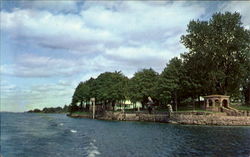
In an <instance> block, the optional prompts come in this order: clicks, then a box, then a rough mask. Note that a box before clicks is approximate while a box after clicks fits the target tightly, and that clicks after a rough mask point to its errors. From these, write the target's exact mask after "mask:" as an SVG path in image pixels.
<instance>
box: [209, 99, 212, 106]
mask: <svg viewBox="0 0 250 157" xmlns="http://www.w3.org/2000/svg"><path fill="white" fill-rule="evenodd" d="M208 104H209V106H210V107H212V106H213V101H212V100H211V99H209V100H208Z"/></svg>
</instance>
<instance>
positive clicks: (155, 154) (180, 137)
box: [1, 113, 250, 157]
mask: <svg viewBox="0 0 250 157" xmlns="http://www.w3.org/2000/svg"><path fill="white" fill-rule="evenodd" d="M1 155H2V156H3V157H95V156H97V157H98V156H100V157H172V156H173V157H178V156H183V157H188V156H192V157H194V156H197V157H198V156H199V157H200V156H208V157H210V156H215V157H217V156H218V157H236V156H239V157H249V156H250V127H219V126H187V125H171V124H160V123H142V122H118V121H101V120H92V119H75V118H69V117H67V116H66V115H64V114H34V113H1Z"/></svg>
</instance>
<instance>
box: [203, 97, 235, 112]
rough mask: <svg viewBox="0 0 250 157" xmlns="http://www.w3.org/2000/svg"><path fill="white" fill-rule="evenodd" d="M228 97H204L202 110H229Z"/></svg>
mask: <svg viewBox="0 0 250 157" xmlns="http://www.w3.org/2000/svg"><path fill="white" fill-rule="evenodd" d="M229 103H230V100H229V96H226V95H208V96H204V109H205V110H209V111H219V112H220V111H221V108H222V107H224V108H229Z"/></svg>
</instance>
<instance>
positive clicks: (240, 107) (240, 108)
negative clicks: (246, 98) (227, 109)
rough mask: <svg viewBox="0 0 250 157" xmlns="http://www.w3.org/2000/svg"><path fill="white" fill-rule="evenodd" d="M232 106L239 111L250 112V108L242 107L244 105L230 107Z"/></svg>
mask: <svg viewBox="0 0 250 157" xmlns="http://www.w3.org/2000/svg"><path fill="white" fill-rule="evenodd" d="M230 106H231V107H233V108H235V109H237V110H246V111H250V106H242V105H230Z"/></svg>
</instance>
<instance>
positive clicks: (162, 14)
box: [0, 0, 250, 112]
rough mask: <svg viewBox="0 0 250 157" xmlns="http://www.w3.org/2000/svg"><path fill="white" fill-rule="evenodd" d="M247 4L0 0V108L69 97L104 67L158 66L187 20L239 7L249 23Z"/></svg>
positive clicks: (178, 48) (175, 48)
mask: <svg viewBox="0 0 250 157" xmlns="http://www.w3.org/2000/svg"><path fill="white" fill-rule="evenodd" d="M249 10H250V2H247V1H245V2H244V1H240V2H236V1H234V2H230V1H214V2H206V1H202V2H195V1H192V2H185V1H172V2H170V1H169V2H164V1H158V2H150V1H147V2H140V1H125V2H122V1H100V2H98V1H85V2H79V1H52V0H51V1H26V0H19V1H2V6H1V12H0V15H1V41H0V42H1V43H0V44H1V65H0V66H1V67H0V72H1V95H0V96H1V111H14V112H22V111H27V110H29V109H34V108H40V109H42V108H43V107H45V106H47V107H52V106H63V105H65V104H69V103H70V101H71V97H72V95H73V92H74V88H75V87H76V86H77V84H78V83H79V82H80V81H84V80H87V79H89V78H90V77H91V76H93V77H96V76H98V74H100V73H102V72H105V71H115V70H121V71H122V72H123V73H124V74H125V75H127V76H128V77H132V76H133V74H134V73H135V72H136V71H138V70H140V69H143V68H150V67H152V68H153V69H155V70H156V71H157V72H161V71H162V70H163V68H164V67H165V65H166V63H167V62H168V60H169V59H170V58H172V57H174V56H179V54H180V53H183V52H185V51H186V49H185V48H184V46H183V45H182V44H181V43H180V42H179V41H180V36H181V35H183V34H185V30H186V28H187V24H188V23H189V21H190V20H192V19H200V20H207V19H209V18H210V17H211V15H212V14H213V13H215V12H219V11H220V12H225V11H232V12H234V11H237V12H240V13H241V15H242V22H243V25H244V26H245V27H246V28H248V29H249V26H250V14H249Z"/></svg>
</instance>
